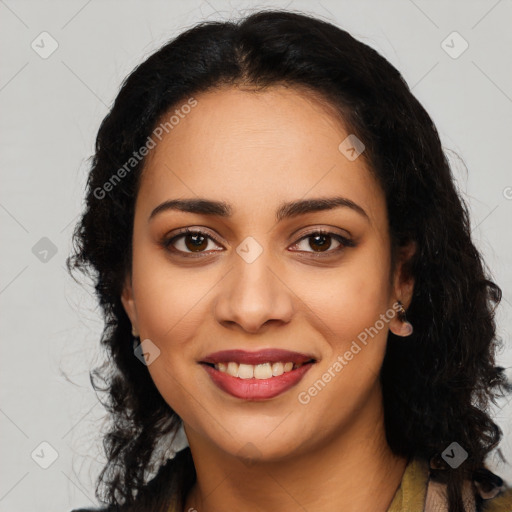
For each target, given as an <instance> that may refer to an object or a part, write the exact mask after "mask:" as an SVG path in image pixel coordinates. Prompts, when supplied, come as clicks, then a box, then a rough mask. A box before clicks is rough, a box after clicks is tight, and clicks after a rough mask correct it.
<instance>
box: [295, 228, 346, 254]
mask: <svg viewBox="0 0 512 512" xmlns="http://www.w3.org/2000/svg"><path fill="white" fill-rule="evenodd" d="M334 242H335V243H336V244H337V245H336V246H335V247H334V249H331V247H332V244H333V243H334ZM354 245H355V244H354V242H352V240H349V239H348V238H345V237H343V236H341V235H338V234H336V233H330V232H327V231H315V232H313V233H309V234H308V235H306V236H304V237H302V238H301V239H300V240H299V241H298V242H297V243H296V244H294V245H293V247H297V248H298V249H299V250H301V251H304V252H311V253H313V254H314V253H317V254H322V253H327V254H332V253H337V252H339V251H341V250H343V249H344V248H345V247H353V246H354ZM308 249H312V250H308Z"/></svg>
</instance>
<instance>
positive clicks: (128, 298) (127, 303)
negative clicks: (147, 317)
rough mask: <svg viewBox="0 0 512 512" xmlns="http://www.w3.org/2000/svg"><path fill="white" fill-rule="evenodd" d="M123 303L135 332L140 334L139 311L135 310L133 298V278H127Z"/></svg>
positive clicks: (123, 292)
mask: <svg viewBox="0 0 512 512" xmlns="http://www.w3.org/2000/svg"><path fill="white" fill-rule="evenodd" d="M121 302H122V303H123V307H124V310H125V311H126V314H127V315H128V318H129V319H130V322H131V323H132V328H133V330H134V331H135V332H136V333H137V335H138V333H139V325H138V322H137V310H136V308H135V299H134V297H133V288H132V280H131V276H127V277H126V279H125V282H124V285H123V291H122V293H121Z"/></svg>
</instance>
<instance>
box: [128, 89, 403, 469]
mask: <svg viewBox="0 0 512 512" xmlns="http://www.w3.org/2000/svg"><path fill="white" fill-rule="evenodd" d="M195 99H196V100H197V105H196V106H194V107H193V108H190V109H189V108H184V109H182V110H180V112H181V115H180V116H179V122H176V123H175V124H174V125H173V127H172V129H170V128H169V125H168V126H167V131H168V133H166V131H165V130H163V136H162V137H161V141H159V142H158V144H157V145H156V147H155V148H154V149H152V150H151V151H150V154H149V155H148V158H147V160H146V167H145V170H144V176H143V179H142V182H141V186H140V190H139V193H138V196H137V201H136V210H135V221H134V232H133V267H132V276H131V283H130V281H129V280H127V283H126V286H125V289H124V292H123V297H122V300H123V304H124V307H125V309H126V311H127V313H128V315H129V316H130V319H131V321H132V323H133V325H134V327H135V329H136V330H137V331H138V332H139V334H140V337H141V340H146V341H144V345H143V346H144V350H145V351H146V352H148V353H149V359H148V370H149V372H150V374H151V377H152V379H153V380H154V382H155V385H156V386H157V388H158V390H159V391H160V393H161V394H162V396H163V397H164V399H165V400H166V402H167V403H168V404H169V405H170V406H171V407H172V409H173V410H174V411H176V412H177V413H178V414H179V415H180V417H181V418H182V419H183V421H184V424H185V429H186V431H187V435H188V437H189V440H190V442H191V446H192V440H197V442H198V443H199V442H202V443H208V444H210V445H213V446H216V447H218V448H219V449H220V450H222V451H224V452H226V453H231V454H233V455H236V454H243V453H244V450H245V451H246V452H247V453H246V454H249V455H250V453H253V454H254V453H257V456H258V457H262V458H266V459H269V460H270V459H278V458H279V457H284V456H286V455H289V454H290V453H300V452H305V451H308V450H312V449H315V447H317V446H319V445H320V444H321V443H323V442H325V441H326V440H327V439H329V438H330V437H332V436H333V435H338V433H340V432H343V431H344V430H346V429H347V428H350V427H351V426H353V425H356V424H357V423H358V422H359V423H360V426H361V427H362V428H364V426H365V425H366V426H368V425H367V424H369V423H370V422H371V423H372V424H373V425H374V424H375V423H374V422H375V419H376V417H381V415H382V410H381V408H380V403H381V395H380V388H379V380H378V375H379V370H380V367H381V365H382V361H383V357H384V352H385V346H386V339H387V334H388V330H389V329H390V328H391V329H393V326H398V325H399V322H398V319H397V318H396V309H395V308H394V307H393V305H395V306H396V304H395V303H396V300H397V299H401V300H402V302H403V303H404V304H405V305H407V303H408V300H409V297H410V292H411V287H410V283H409V284H407V283H406V284H404V283H400V282H399V280H397V279H391V278H390V277H391V276H390V271H391V267H390V264H391V262H390V238H389V232H388V219H387V215H386V204H385V198H384V195H383V193H382V191H381V189H380V188H379V186H378V184H377V183H376V181H375V180H374V178H373V177H372V176H371V174H370V173H369V171H368V169H367V167H366V164H365V161H364V159H363V158H362V157H359V158H356V156H357V153H356V152H354V151H351V150H350V149H347V148H348V147H350V144H349V141H346V142H345V143H344V144H342V146H341V149H340V144H341V143H342V142H343V141H344V140H345V139H346V138H347V137H348V136H349V135H350V133H349V132H347V131H345V130H344V128H343V126H342V124H341V123H340V122H339V121H337V120H336V118H335V117H334V115H333V114H331V113H329V112H328V111H326V110H325V109H324V108H322V107H321V106H320V104H319V103H317V102H316V101H315V100H313V99H312V98H311V97H308V96H305V95H304V93H301V92H299V91H298V90H296V89H289V88H288V89H287V88H284V87H273V88H271V89H268V90H267V91H265V92H257V93H256V92H253V91H242V90H238V89H235V88H223V89H219V90H215V91H212V92H208V93H204V94H201V95H197V96H196V97H195ZM184 104H186V102H184ZM179 108H180V107H179V106H178V107H177V109H179ZM184 112H188V113H186V114H184ZM171 114H172V113H170V114H169V116H167V117H170V116H171ZM176 119H178V118H176ZM166 120H167V118H166ZM160 131H162V130H160ZM155 140H156V139H155ZM359 149H361V148H360V147H359ZM334 198H344V200H343V201H339V202H338V205H337V206H336V205H335V206H333V205H331V208H329V209H319V208H316V209H314V208H313V209H312V210H311V211H307V208H301V207H300V206H295V207H285V206H284V205H287V204H289V203H298V204H301V203H302V202H304V201H311V200H318V199H334ZM178 199H180V200H184V199H190V200H194V201H197V200H199V199H201V200H204V201H212V202H216V203H217V202H221V203H223V204H224V205H225V206H227V212H224V213H225V214H222V215H221V214H219V213H221V212H219V211H217V210H218V208H213V207H211V208H206V209H205V208H204V206H205V203H203V204H202V207H203V208H202V209H203V211H202V213H201V212H197V211H196V212H195V213H194V212H191V211H180V209H176V208H164V207H161V208H160V209H159V211H158V212H156V213H153V215H152V212H154V210H155V208H157V207H158V206H159V205H162V204H164V203H166V202H168V201H173V200H178ZM305 205H306V206H307V203H305ZM200 206H201V205H200ZM196 210H197V209H196ZM184 228H188V229H190V230H192V231H200V232H201V233H200V235H197V234H191V235H190V234H189V235H186V234H185V235H181V236H179V235H180V234H181V233H180V232H181V230H183V229H184ZM319 230H321V231H324V232H326V233H327V235H326V234H324V235H322V234H320V235H319V234H318V231H319ZM306 235H309V237H306ZM338 236H339V237H342V238H337V237H338ZM174 237H178V238H175V239H174V240H173V241H170V240H171V239H172V238H174ZM166 241H167V242H168V243H167V246H166ZM169 241H170V242H169ZM395 277H396V276H395ZM147 340H150V341H147ZM264 349H283V350H287V351H293V352H298V353H301V354H306V355H307V356H308V358H310V357H311V358H314V360H315V362H314V363H313V364H310V365H307V368H308V369H307V371H306V372H305V373H304V371H303V370H304V368H303V369H302V372H301V371H300V370H292V372H290V373H289V374H288V376H287V377H283V376H275V377H274V376H273V377H265V378H263V379H254V377H253V379H254V380H248V379H242V378H238V377H233V376H229V375H226V374H225V373H222V372H220V371H219V370H215V369H212V368H211V367H208V366H207V365H205V364H204V363H202V361H204V360H205V359H206V357H207V356H208V355H210V354H212V353H214V352H218V351H222V350H243V351H247V352H257V351H260V350H264ZM229 357H230V359H235V360H234V361H233V362H235V363H236V362H237V360H236V359H237V356H233V355H232V356H229ZM264 357H267V356H264ZM278 357H281V358H282V359H286V358H287V357H288V356H278ZM267 359H271V357H270V356H268V357H267ZM282 359H281V360H282ZM289 359H290V361H291V362H293V356H291V355H290V356H289ZM270 362H271V361H270ZM282 362H283V363H285V362H287V361H282ZM226 363H227V361H226ZM274 363H275V361H274ZM141 364H142V363H141ZM230 368H235V369H236V366H235V365H230ZM269 368H270V371H275V373H280V372H282V371H283V370H284V369H286V368H284V367H280V366H279V364H277V365H276V364H273V365H264V366H262V367H259V368H258V370H257V371H258V372H261V373H258V375H259V376H265V375H268V374H265V373H264V372H265V371H269ZM252 369H253V367H252V366H251V367H245V365H244V367H243V371H242V370H240V371H241V373H242V374H243V375H245V376H247V375H248V374H245V373H244V372H250V371H251V370H252ZM294 372H298V373H294ZM219 373H222V375H221V376H220V377H221V378H222V382H228V384H227V386H228V388H229V390H230V391H226V389H228V388H221V387H219V386H218V385H217V384H216V383H215V382H214V380H216V379H212V376H211V375H212V374H214V375H217V377H219ZM287 373H288V372H286V373H285V374H284V375H287ZM291 373H293V374H294V375H296V374H297V375H298V374H299V373H300V374H301V375H302V378H300V379H299V380H298V381H296V379H293V378H290V375H291ZM234 379H236V381H235V380H234ZM272 379H276V381H273V380H272ZM256 380H258V381H259V382H257V383H256V385H255V384H254V383H255V382H256ZM275 382H278V384H275ZM283 382H284V383H285V384H282V383H283ZM233 383H234V384H233ZM286 383H287V385H288V386H290V385H291V387H288V388H286ZM283 386H284V388H285V389H283ZM237 395H238V396H237ZM361 422H365V423H364V424H363V423H361ZM368 428H369V427H368ZM248 443H251V444H250V445H249V444H248ZM248 447H250V449H249V448H248ZM249 452H250V453H249Z"/></svg>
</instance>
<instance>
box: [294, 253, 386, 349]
mask: <svg viewBox="0 0 512 512" xmlns="http://www.w3.org/2000/svg"><path fill="white" fill-rule="evenodd" d="M361 249H363V248H361ZM389 264H390V262H389V258H388V257H387V256H386V253H385V251H383V250H382V248H381V247H380V246H379V245H376V244H367V246H366V247H365V248H364V250H360V251H359V252H357V253H356V252H354V253H352V254H351V255H350V257H349V258H347V260H346V261H345V262H344V263H343V264H342V265H340V266H339V267H338V268H336V269H333V270H332V271H329V272H328V273H324V274H320V273H319V274H317V275H316V276H311V278H310V279H306V280H303V283H304V284H303V285H302V286H303V289H302V291H301V292H300V293H298V295H299V296H300V297H303V298H304V299H303V300H304V301H305V302H306V304H307V306H308V307H309V308H310V309H311V310H312V311H313V312H314V313H315V315H316V316H318V317H319V319H321V320H322V323H323V324H324V327H323V328H322V327H320V326H319V327H318V328H319V329H321V330H322V331H326V330H327V327H328V328H329V330H330V331H331V332H330V334H329V338H328V339H331V338H332V337H333V336H334V339H333V340H331V344H332V345H333V349H336V350H338V351H341V350H345V348H344V347H345V346H346V345H347V343H348V344H349V345H350V342H351V341H352V340H353V339H356V338H357V336H358V335H359V334H360V333H361V332H364V330H365V329H366V328H369V327H370V326H373V325H374V324H375V322H376V321H377V320H378V319H379V317H380V315H381V314H384V313H385V312H386V310H387V308H388V304H389V294H390V284H389ZM320 325H321V324H320ZM383 331H384V333H383V334H382V336H383V337H384V338H385V337H386V332H385V331H386V329H383Z"/></svg>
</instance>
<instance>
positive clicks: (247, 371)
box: [238, 364, 254, 379]
mask: <svg viewBox="0 0 512 512" xmlns="http://www.w3.org/2000/svg"><path fill="white" fill-rule="evenodd" d="M253 376H254V366H253V365H252V364H241V365H239V366H238V377H240V378H241V379H252V378H253Z"/></svg>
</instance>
